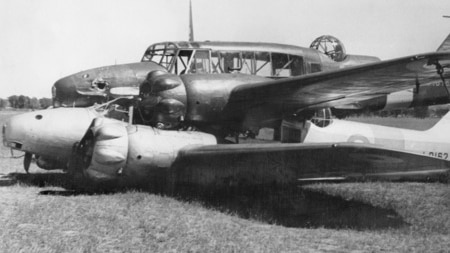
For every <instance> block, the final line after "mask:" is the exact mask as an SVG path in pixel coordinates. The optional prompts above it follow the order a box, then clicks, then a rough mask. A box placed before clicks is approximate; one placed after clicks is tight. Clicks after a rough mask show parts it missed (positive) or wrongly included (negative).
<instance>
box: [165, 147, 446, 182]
mask: <svg viewBox="0 0 450 253" xmlns="http://www.w3.org/2000/svg"><path fill="white" fill-rule="evenodd" d="M449 172H450V161H446V160H442V159H437V158H433V157H429V156H424V155H420V154H416V153H410V152H405V151H399V150H393V149H386V148H382V147H380V146H376V145H370V144H356V143H338V144H333V143H317V144H251V145H240V144H237V145H214V146H202V147H192V146H191V147H187V148H185V149H183V150H182V151H180V153H179V156H178V158H177V159H176V161H175V163H174V164H173V166H172V175H171V178H172V179H173V180H174V183H175V184H177V183H181V184H194V185H203V186H214V187H226V186H231V185H242V184H272V183H277V184H299V183H301V182H303V183H307V182H314V181H322V182H326V181H364V180H382V181H397V180H414V181H426V180H428V179H435V178H439V179H441V178H440V177H443V178H444V179H446V178H447V177H448V173H449Z"/></svg>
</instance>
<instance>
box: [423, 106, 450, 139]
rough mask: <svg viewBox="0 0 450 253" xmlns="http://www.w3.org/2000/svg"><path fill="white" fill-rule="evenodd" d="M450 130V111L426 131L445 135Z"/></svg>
mask: <svg viewBox="0 0 450 253" xmlns="http://www.w3.org/2000/svg"><path fill="white" fill-rule="evenodd" d="M449 130H450V111H448V112H447V113H446V114H445V115H444V116H443V117H442V118H441V119H440V120H439V121H438V122H437V123H436V125H434V126H433V127H432V128H431V129H429V130H428V131H433V132H440V133H441V134H443V133H447V132H448V131H449Z"/></svg>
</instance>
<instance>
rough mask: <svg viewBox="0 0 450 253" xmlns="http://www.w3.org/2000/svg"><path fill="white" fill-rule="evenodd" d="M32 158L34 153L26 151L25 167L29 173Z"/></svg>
mask: <svg viewBox="0 0 450 253" xmlns="http://www.w3.org/2000/svg"><path fill="white" fill-rule="evenodd" d="M31 158H33V154H31V153H28V152H26V153H25V157H24V158H23V168H24V169H25V171H26V172H27V174H28V170H29V169H30V164H31Z"/></svg>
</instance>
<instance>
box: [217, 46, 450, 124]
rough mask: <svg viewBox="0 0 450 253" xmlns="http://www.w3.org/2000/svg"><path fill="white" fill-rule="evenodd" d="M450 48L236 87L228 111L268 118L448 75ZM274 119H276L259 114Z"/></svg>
mask: <svg viewBox="0 0 450 253" xmlns="http://www.w3.org/2000/svg"><path fill="white" fill-rule="evenodd" d="M449 67H450V52H434V53H428V54H421V55H415V56H410V57H403V58H398V59H394V60H388V61H381V62H377V63H371V64H365V65H361V66H356V67H349V68H344V69H340V70H335V71H329V72H319V73H316V74H311V75H307V76H299V77H293V78H287V79H281V80H276V81H270V82H262V83H253V84H245V85H241V86H238V87H236V88H235V89H234V90H233V91H232V92H231V95H230V100H229V103H228V105H227V108H226V110H225V112H226V114H227V115H228V116H229V117H231V118H237V117H241V118H245V117H248V114H252V113H254V112H255V111H258V110H259V111H267V112H268V113H266V115H267V117H273V115H278V116H279V115H282V114H297V113H301V111H302V110H308V109H311V110H316V109H321V108H326V107H334V106H338V105H348V104H351V103H356V102H358V101H364V100H367V99H370V98H373V97H377V96H381V95H386V94H389V93H392V92H394V91H399V90H404V89H408V88H413V87H417V86H418V85H426V84H429V83H431V82H439V81H442V78H444V79H448V78H449V77H450V73H447V72H446V71H442V72H439V73H441V75H440V74H439V73H438V71H437V68H440V69H442V70H446V69H448V68H449ZM259 120H271V119H259Z"/></svg>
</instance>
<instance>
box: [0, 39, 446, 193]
mask: <svg viewBox="0 0 450 253" xmlns="http://www.w3.org/2000/svg"><path fill="white" fill-rule="evenodd" d="M157 45H160V46H157ZM157 45H155V46H152V47H150V48H149V50H147V53H148V57H147V58H145V57H144V59H143V60H144V61H143V62H141V63H136V64H131V65H126V66H124V65H119V66H115V67H114V66H112V67H105V68H100V69H96V70H90V71H87V72H81V73H78V74H75V75H73V76H70V77H67V78H63V79H61V80H59V81H58V82H57V83H56V84H55V88H54V91H55V103H56V104H55V105H60V106H61V105H64V103H69V102H70V103H72V105H76V106H78V105H82V104H77V103H79V102H80V101H81V102H83V101H84V102H86V101H87V102H89V103H91V102H92V100H90V99H91V98H93V97H95V98H102V99H112V98H115V97H117V99H116V100H113V101H110V102H107V103H106V104H104V105H101V106H96V105H94V106H93V107H89V108H65V107H60V108H56V109H50V110H43V111H35V112H30V113H25V114H22V115H18V116H15V117H13V118H11V119H10V120H9V121H8V122H7V124H6V125H5V126H4V127H3V138H4V143H5V145H6V146H8V147H11V148H13V149H18V150H22V151H25V152H26V156H25V161H24V164H25V168H26V169H27V167H28V166H29V162H30V161H31V156H32V155H33V154H34V155H36V156H38V162H37V163H38V165H39V166H40V167H42V168H45V169H53V168H64V169H68V170H69V171H72V172H80V173H82V174H83V175H85V176H87V177H88V178H90V179H93V180H94V181H99V182H113V183H117V184H124V185H127V184H135V183H139V184H153V185H157V184H166V183H167V182H172V183H173V182H175V183H195V184H196V183H200V184H213V185H222V184H225V185H227V184H234V183H236V182H251V183H255V184H260V183H273V182H277V183H293V182H298V181H299V180H303V181H305V180H306V181H307V180H313V179H315V180H333V179H366V178H380V177H381V178H385V179H399V178H409V177H411V176H413V177H415V176H418V175H421V176H423V175H426V177H428V176H429V175H430V174H433V173H434V172H436V171H437V170H436V169H438V172H439V173H447V172H448V169H449V168H450V164H449V162H447V161H445V160H441V159H436V158H433V157H428V156H423V155H421V154H415V153H410V152H409V151H408V149H407V148H406V149H401V150H397V149H395V148H398V147H397V146H390V145H388V144H389V142H385V144H387V145H384V146H378V145H375V146H374V145H372V144H354V143H348V141H349V140H348V139H339V142H330V143H325V144H324V143H306V142H307V141H306V140H308V136H309V135H310V132H311V129H310V128H308V127H307V126H308V122H310V120H313V115H314V113H315V112H317V111H321V110H322V109H324V108H339V107H340V106H348V105H352V104H353V105H356V104H359V103H364V102H365V101H369V100H371V99H377V98H379V97H380V96H386V95H388V94H394V93H395V92H399V91H400V92H401V91H404V90H407V89H413V88H414V89H416V90H421V89H422V88H423V87H422V85H429V84H433V83H439V82H441V83H442V85H443V87H444V88H445V89H446V84H447V79H448V77H449V76H450V74H449V73H447V71H446V70H447V69H448V68H449V67H450V53H448V52H445V51H439V52H433V53H426V54H418V55H413V56H408V57H403V58H398V59H393V60H388V61H376V62H370V61H371V60H373V59H374V58H365V57H353V58H352V57H349V56H347V57H348V58H346V57H343V56H342V54H336V55H334V56H333V57H335V58H336V59H341V61H340V62H339V61H336V62H334V61H332V60H331V59H332V58H328V57H327V56H326V54H318V53H314V54H312V53H311V52H313V51H309V50H305V51H303V52H304V53H305V54H303V56H304V57H303V58H302V57H299V55H297V54H296V53H295V52H296V51H295V50H296V49H293V48H290V47H289V46H286V47H283V46H279V48H280V49H281V48H283V50H284V51H283V52H284V54H279V52H278V53H277V51H276V50H275V49H274V48H269V49H268V48H266V47H265V46H264V47H262V48H258V47H257V46H256V45H257V44H256V45H255V44H251V45H247V44H242V45H241V46H243V45H246V46H247V47H248V50H247V51H245V52H249V53H248V54H244V51H242V50H241V51H239V52H238V53H237V54H234V53H233V52H224V53H223V54H222V51H221V50H219V49H217V50H216V51H215V50H214V49H211V48H209V49H205V50H203V49H202V44H201V43H197V44H195V43H190V44H186V45H185V48H184V49H183V48H182V47H179V45H178V46H177V45H175V44H173V43H172V44H171V43H163V44H157ZM194 45H195V48H192V47H193V46H194ZM203 45H208V46H209V47H212V46H211V45H213V44H203ZM264 45H265V44H264ZM251 48H253V49H251ZM257 49H258V50H257ZM338 49H339V48H338ZM334 51H336V49H335V50H334ZM338 51H339V50H338ZM170 52H171V53H170ZM214 52H216V54H214ZM264 52H266V53H264ZM267 52H269V53H267ZM286 52H292V53H291V54H289V53H288V54H286ZM308 52H309V53H308ZM314 52H317V50H315V51H314ZM341 52H342V51H341ZM310 53H311V54H310ZM327 53H328V54H329V55H332V53H330V52H327ZM146 55H147V54H146ZM213 55H215V56H216V58H215V59H214V57H213ZM184 56H186V57H185V58H183V57H184ZM308 57H310V58H308ZM342 57H343V58H342ZM154 59H155V60H154ZM156 59H158V60H156ZM283 59H284V60H283ZM314 59H316V62H318V61H319V60H320V61H322V63H321V64H317V65H314V64H312V60H314ZM346 59H347V60H346ZM147 60H148V61H147ZM345 62H347V63H348V62H358V64H356V65H354V66H345V67H344V65H345V64H344V63H345ZM324 63H327V64H324ZM348 65H353V64H348ZM130 66H134V67H133V69H130ZM144 66H145V70H143V71H141V72H139V73H141V74H139V75H138V74H137V73H138V72H137V69H143V68H144ZM294 66H301V67H300V68H298V69H296V68H294ZM332 66H334V67H332ZM336 66H340V67H336ZM148 67H152V68H154V69H152V71H150V73H148V72H149V68H148ZM266 67H268V69H266V71H268V72H267V73H270V75H271V77H270V78H267V77H263V76H258V75H257V73H258V71H263V70H264V69H265V68H266ZM341 67H342V68H341ZM246 68H247V69H248V71H249V74H244V73H242V72H243V70H244V69H246ZM319 68H320V70H322V71H317V72H316V71H314V70H317V69H319ZM325 69H326V71H324V70H325ZM113 70H114V71H113ZM117 70H120V71H117ZM204 70H207V71H204ZM300 70H302V71H306V72H307V71H309V72H308V74H304V75H294V76H293V75H292V73H294V72H295V71H300ZM126 71H128V74H127V75H126V74H124V72H126ZM183 71H184V72H183ZM208 71H209V72H208ZM211 71H213V72H214V71H216V72H217V73H213V72H211ZM234 72H237V73H234ZM99 73H110V75H109V76H108V78H107V76H103V75H102V76H99V75H98V74H99ZM117 73H120V74H119V75H117ZM283 73H290V74H289V75H288V76H287V77H285V78H278V77H280V76H282V75H284V74H283ZM100 77H101V78H100ZM110 77H115V79H114V78H110ZM124 84H134V85H124ZM67 90H71V91H72V93H66V91H67ZM67 94H69V95H68V96H65V95H67ZM80 94H81V95H82V96H80ZM72 95H73V96H72ZM61 98H63V99H61ZM80 99H81V100H80ZM84 99H88V100H84ZM81 102H80V103H81ZM325 111H326V112H328V110H325ZM311 122H313V121H311ZM349 124H350V123H349ZM262 127H271V128H275V129H277V128H278V129H280V131H279V133H280V136H279V137H280V139H281V140H282V141H283V142H287V143H281V144H280V143H272V144H245V145H228V144H218V143H226V142H227V139H226V137H227V136H230V135H231V136H238V134H242V133H243V134H245V135H247V136H252V135H256V134H257V133H258V131H259V129H260V128H262ZM349 129H350V128H349ZM344 131H347V129H345V130H344ZM311 133H312V132H311ZM331 134H333V133H331ZM335 134H336V135H339V132H336V133H335ZM324 136H326V135H324ZM311 138H312V137H311ZM236 139H237V138H236ZM330 140H331V139H330ZM322 141H323V139H322ZM292 142H295V144H292ZM302 142H303V143H302ZM411 151H414V150H411ZM423 151H429V150H427V149H426V148H424V150H423ZM168 185H171V184H170V183H168Z"/></svg>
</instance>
